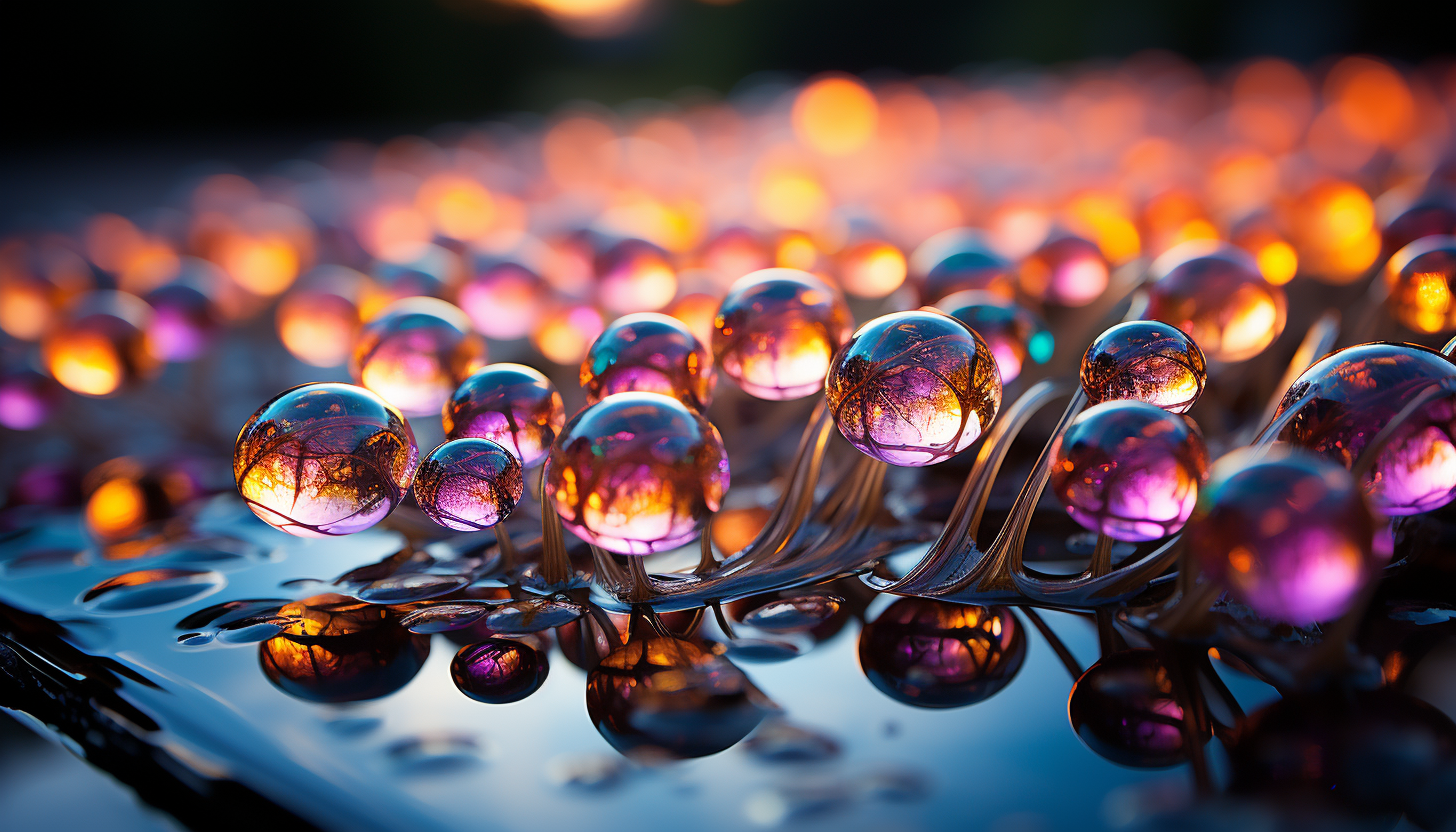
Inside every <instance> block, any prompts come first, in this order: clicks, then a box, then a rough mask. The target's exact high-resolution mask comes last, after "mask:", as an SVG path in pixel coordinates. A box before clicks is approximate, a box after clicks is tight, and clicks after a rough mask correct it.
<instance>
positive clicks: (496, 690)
mask: <svg viewBox="0 0 1456 832" xmlns="http://www.w3.org/2000/svg"><path fill="white" fill-rule="evenodd" d="M548 670H550V667H549V666H548V663H547V661H546V654H545V653H543V652H542V651H540V650H537V649H536V648H535V647H532V646H531V645H529V644H526V643H525V642H521V641H515V640H513V639H507V638H490V639H486V640H485V641H483V642H481V643H479V644H469V645H466V646H465V647H462V648H460V652H458V653H456V654H455V658H454V659H453V660H451V662H450V678H452V679H454V680H455V687H457V688H459V689H460V692H461V693H463V694H465V695H466V696H468V697H470V698H471V699H474V700H475V701H477V702H485V703H488V704H491V705H504V704H506V703H509V702H519V701H520V700H522V699H525V698H526V697H527V696H530V695H531V694H533V693H535V692H536V691H537V690H539V689H540V687H541V685H542V684H543V683H544V682H545V681H546V673H547V671H548Z"/></svg>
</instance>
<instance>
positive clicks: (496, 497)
mask: <svg viewBox="0 0 1456 832" xmlns="http://www.w3.org/2000/svg"><path fill="white" fill-rule="evenodd" d="M414 490H415V502H416V503H418V504H419V506H420V510H421V511H423V512H424V513H425V514H426V515H427V516H429V518H430V519H431V520H434V521H435V522H436V523H439V524H440V525H442V526H444V527H446V528H448V529H455V530H456V531H461V532H472V531H483V530H485V529H488V528H490V527H491V526H494V525H495V524H497V523H499V522H500V521H502V520H504V519H506V518H507V517H509V516H510V515H511V512H512V511H515V509H516V504H517V503H519V502H520V501H521V495H522V494H523V493H525V482H524V481H523V480H522V479H521V463H520V460H518V459H516V457H515V455H513V454H512V453H511V452H510V451H508V450H506V449H505V448H502V447H501V446H500V445H497V444H496V443H494V442H492V441H490V440H489V439H453V440H451V441H449V442H446V443H445V444H443V445H441V446H440V447H438V448H436V449H434V450H433V451H430V452H429V454H427V455H426V456H425V458H424V460H423V461H422V462H421V463H420V470H419V473H417V474H416V475H415V483H414Z"/></svg>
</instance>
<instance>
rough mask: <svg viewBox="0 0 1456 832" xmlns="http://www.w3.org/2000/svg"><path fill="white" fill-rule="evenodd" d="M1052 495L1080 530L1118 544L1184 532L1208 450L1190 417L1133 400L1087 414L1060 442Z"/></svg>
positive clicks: (1101, 406) (1055, 456)
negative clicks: (1181, 529)
mask: <svg viewBox="0 0 1456 832" xmlns="http://www.w3.org/2000/svg"><path fill="white" fill-rule="evenodd" d="M1053 459H1054V461H1053V463H1052V473H1051V489H1052V491H1053V492H1054V493H1055V494H1056V495H1057V499H1059V500H1061V502H1062V505H1063V506H1065V507H1066V509H1067V513H1068V514H1070V515H1071V516H1072V519H1073V520H1076V521H1077V523H1078V525H1080V526H1082V527H1083V528H1085V529H1090V530H1091V531H1094V532H1099V533H1101V534H1105V535H1107V536H1108V537H1111V538H1113V539H1115V540H1125V541H1130V542H1140V541H1145V540H1157V539H1158V538H1162V537H1167V536H1168V535H1170V534H1172V533H1174V532H1176V531H1178V530H1179V529H1180V528H1182V527H1183V523H1184V522H1185V521H1187V519H1188V515H1189V514H1190V513H1191V512H1192V511H1193V504H1194V501H1195V500H1197V499H1198V487H1199V483H1201V482H1202V481H1203V478H1204V476H1205V475H1206V474H1207V472H1208V450H1207V449H1206V448H1205V447H1204V445H1203V435H1202V434H1201V433H1200V432H1199V430H1198V426H1197V425H1195V424H1194V423H1193V421H1192V420H1190V419H1189V418H1188V417H1186V416H1181V415H1178V414H1175V413H1169V412H1167V411H1166V410H1163V409H1162V408H1159V407H1156V406H1154V405H1150V404H1148V403H1146V402H1140V401H1134V400H1131V399H1127V400H1122V401H1113V402H1105V403H1103V404H1099V405H1097V406H1095V407H1092V408H1089V409H1088V410H1086V411H1084V412H1083V413H1082V414H1081V415H1080V416H1078V417H1077V418H1076V419H1075V420H1073V422H1072V424H1071V425H1070V426H1068V428H1067V432H1066V433H1065V434H1063V435H1062V436H1061V437H1059V438H1058V439H1057V443H1056V446H1055V448H1054V449H1053Z"/></svg>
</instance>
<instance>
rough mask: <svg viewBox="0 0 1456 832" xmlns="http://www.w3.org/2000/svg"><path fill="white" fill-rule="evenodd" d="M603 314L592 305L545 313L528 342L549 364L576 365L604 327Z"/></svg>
mask: <svg viewBox="0 0 1456 832" xmlns="http://www.w3.org/2000/svg"><path fill="white" fill-rule="evenodd" d="M606 325H607V324H606V321H604V320H602V313H600V312H598V311H597V310H596V309H595V308H593V307H591V306H586V305H584V304H582V305H576V306H564V307H561V308H559V309H555V310H553V311H551V312H550V313H548V314H547V315H546V317H544V318H543V319H542V320H541V323H540V324H539V325H538V326H537V327H536V331H535V332H533V333H531V343H532V344H534V345H535V347H536V349H538V350H540V351H541V354H542V355H544V356H546V359H547V360H548V361H551V362H553V363H556V364H566V365H576V364H580V363H581V360H582V359H583V358H585V357H586V351H587V349H588V348H589V347H591V345H592V342H593V341H595V340H596V339H597V336H598V335H601V334H602V330H603V329H605V328H606Z"/></svg>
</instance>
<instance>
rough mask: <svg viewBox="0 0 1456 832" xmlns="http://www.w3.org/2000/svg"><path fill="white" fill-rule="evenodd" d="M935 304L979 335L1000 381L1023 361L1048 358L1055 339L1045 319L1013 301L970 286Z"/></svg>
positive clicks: (1007, 379)
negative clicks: (997, 371) (993, 357)
mask: <svg viewBox="0 0 1456 832" xmlns="http://www.w3.org/2000/svg"><path fill="white" fill-rule="evenodd" d="M935 306H936V308H937V309H939V310H941V311H942V312H944V313H946V314H947V315H950V316H951V317H952V318H955V319H956V320H958V321H960V322H961V323H963V324H965V325H966V326H968V327H970V328H971V329H973V330H975V331H976V334H977V335H979V336H981V338H982V340H984V341H985V342H986V345H987V346H989V347H990V348H991V354H992V355H994V356H995V357H996V367H997V368H998V369H1000V371H1001V381H1002V383H1004V384H1010V383H1011V382H1012V381H1014V380H1015V379H1016V377H1017V376H1019V375H1021V370H1022V368H1023V367H1025V366H1026V362H1027V361H1031V362H1034V363H1036V364H1045V363H1047V362H1048V361H1050V360H1051V358H1052V351H1053V349H1054V348H1055V346H1056V342H1055V339H1053V337H1052V333H1051V330H1049V329H1047V325H1046V322H1045V321H1043V320H1042V319H1041V317H1040V316H1039V315H1037V314H1036V313H1034V312H1032V311H1031V310H1029V309H1027V308H1026V307H1024V306H1022V305H1021V304H1019V303H1017V302H1016V301H1013V300H1007V299H1006V298H1003V297H1001V296H999V295H995V294H992V293H991V292H981V291H976V290H974V289H972V290H967V291H964V292H956V293H955V294H953V295H949V296H947V297H945V298H943V299H941V301H940V302H939V303H937V304H936V305H935Z"/></svg>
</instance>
